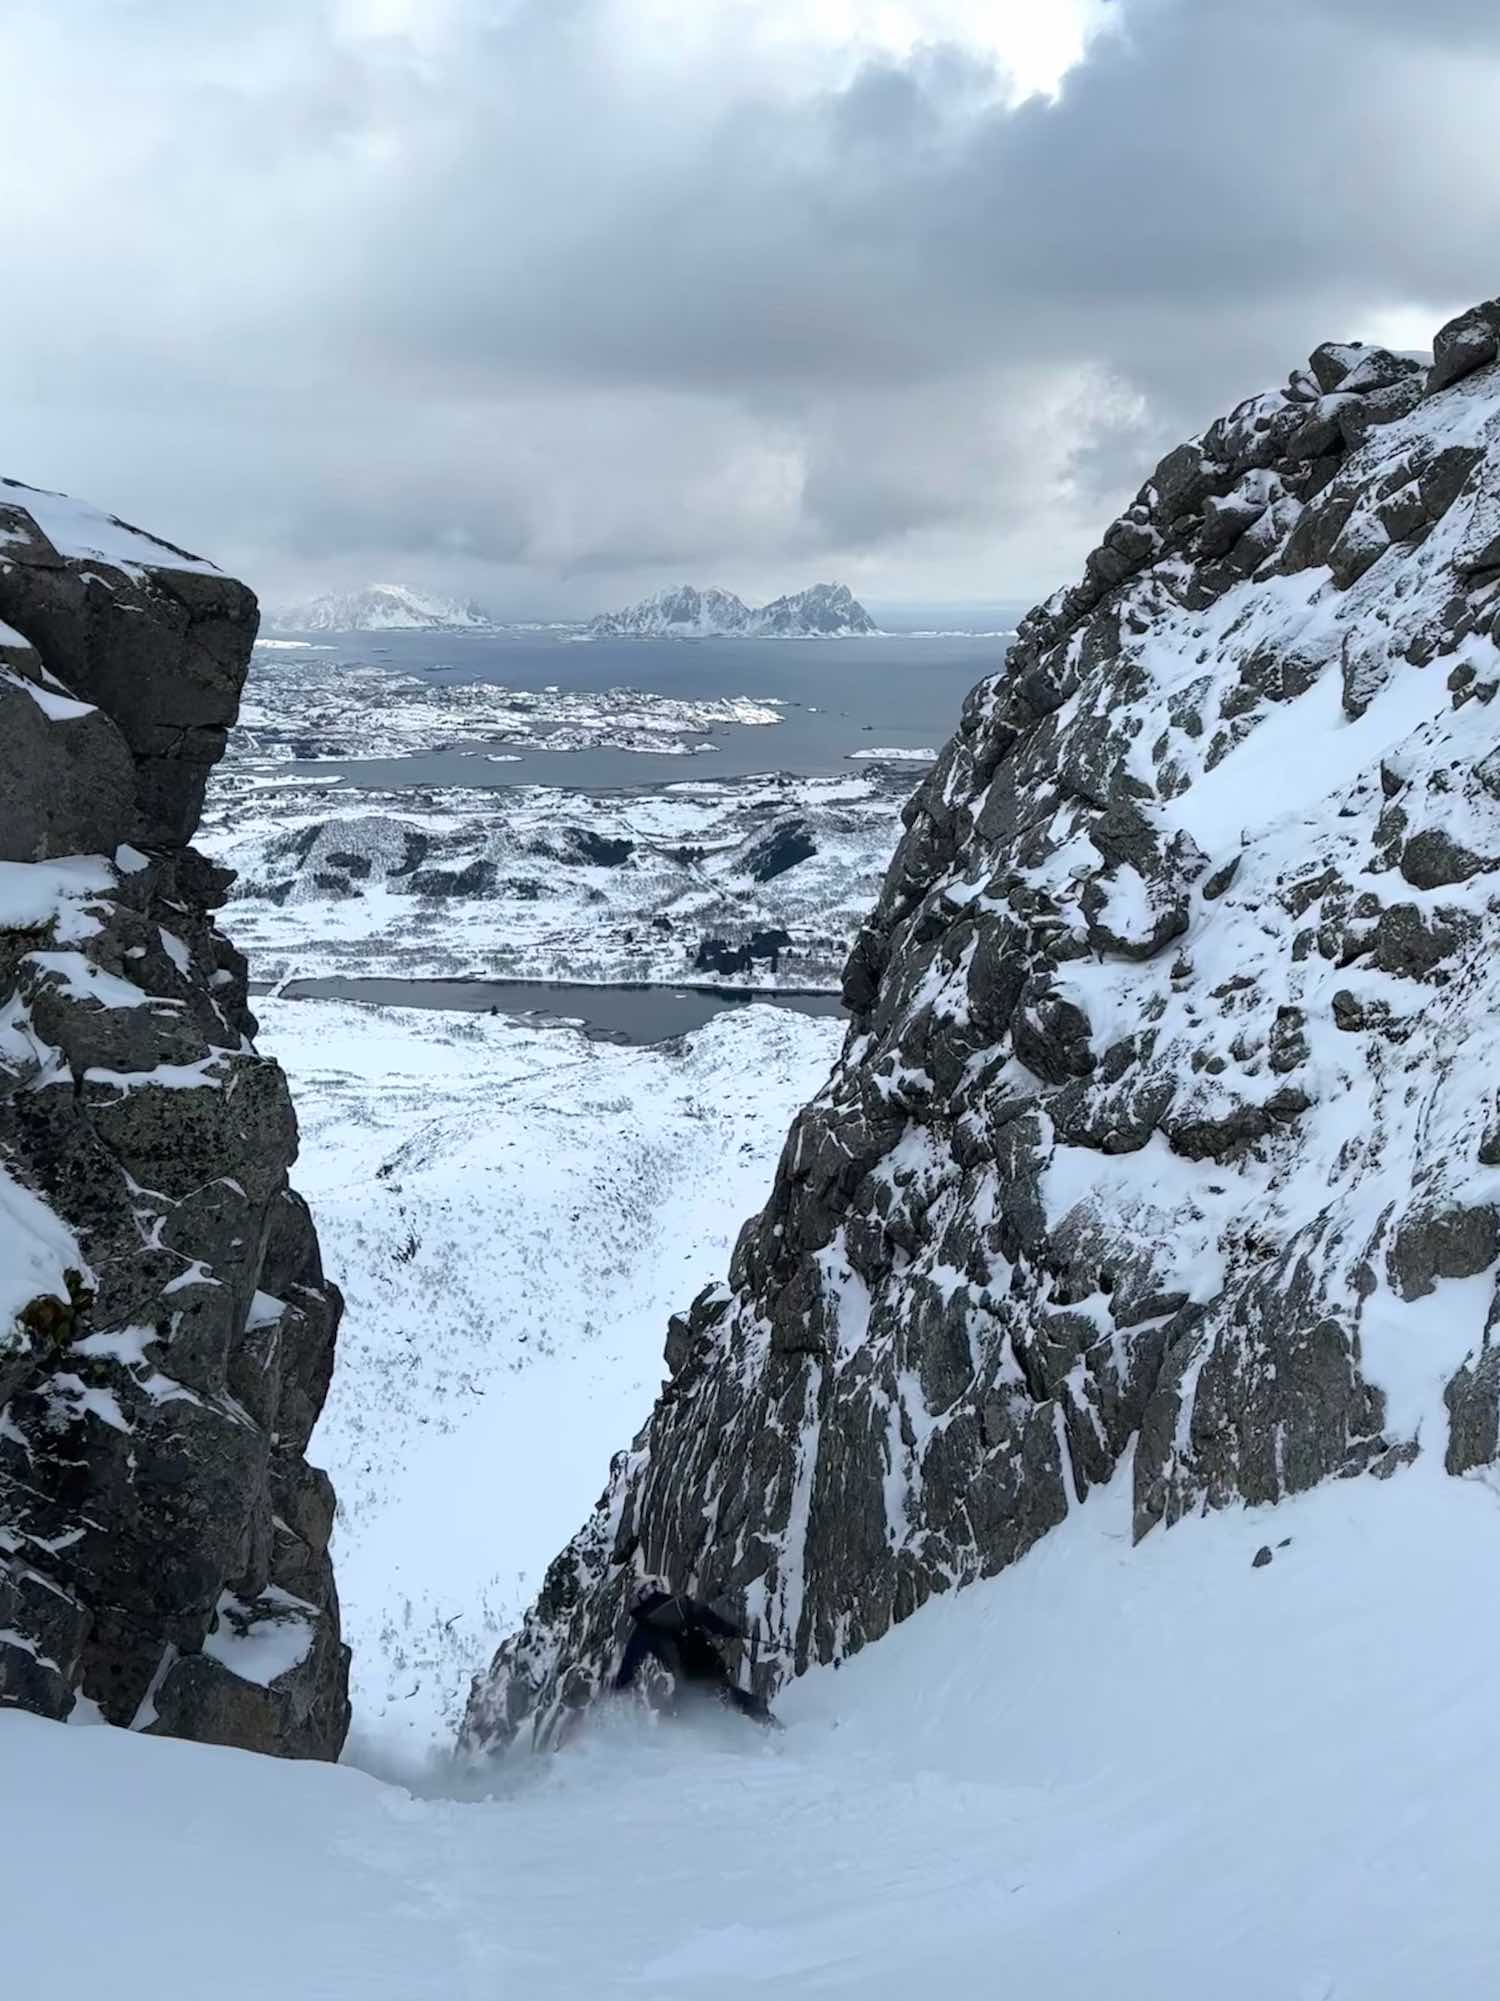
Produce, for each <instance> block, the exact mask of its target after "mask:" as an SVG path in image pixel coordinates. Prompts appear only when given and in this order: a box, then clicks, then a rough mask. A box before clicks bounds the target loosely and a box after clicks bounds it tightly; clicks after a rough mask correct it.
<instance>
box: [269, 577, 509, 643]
mask: <svg viewBox="0 0 1500 2001" xmlns="http://www.w3.org/2000/svg"><path fill="white" fill-rule="evenodd" d="M266 624H267V628H268V629H269V630H270V631H272V632H490V631H493V629H494V625H493V621H492V620H491V619H490V617H489V615H488V613H486V612H484V611H482V610H481V609H480V607H479V606H478V605H477V604H460V603H458V602H457V601H456V600H455V599H453V598H441V597H433V596H432V595H431V593H429V592H427V591H414V590H410V589H409V588H408V587H407V586H406V585H405V584H371V585H370V586H369V588H368V589H367V590H362V591H331V592H329V593H327V594H326V595H325V596H323V597H318V598H314V599H312V601H311V602H310V603H308V604H299V605H285V606H283V607H282V608H281V609H280V610H279V611H275V612H272V613H271V615H270V616H269V618H268V619H267V620H266Z"/></svg>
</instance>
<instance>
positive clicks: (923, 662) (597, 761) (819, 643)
mask: <svg viewBox="0 0 1500 2001" xmlns="http://www.w3.org/2000/svg"><path fill="white" fill-rule="evenodd" d="M314 643H315V644H317V645H319V646H320V647H321V646H326V647H328V648H329V649H330V651H329V653H327V654H325V655H324V656H323V657H324V658H325V659H329V660H331V661H332V662H334V663H337V662H339V661H348V662H350V663H351V664H352V663H355V662H358V663H360V664H362V665H373V666H379V667H388V668H389V669H390V670H391V672H393V673H401V674H414V675H419V676H420V677H421V678H422V679H423V680H427V681H433V682H437V683H440V684H441V683H444V682H464V681H493V682H495V683H497V684H499V685H501V686H504V687H509V688H523V689H538V690H539V689H546V688H559V689H562V690H564V691H579V692H587V693H599V692H602V691H603V690H605V689H609V688H639V689H644V690H646V691H647V692H648V693H651V694H656V695H670V696H673V697H676V698H678V699H680V700H689V701H706V700H710V699H723V698H724V697H727V696H733V695H748V696H751V697H752V698H757V697H758V698H760V699H762V700H764V701H767V702H771V703H776V704H784V706H782V707H780V708H779V714H780V716H781V721H780V723H779V724H776V725H774V726H771V725H767V726H765V727H761V728H742V727H731V728H717V729H714V730H712V731H707V732H704V733H703V735H702V736H701V737H697V736H694V737H688V738H686V739H684V741H688V742H699V741H711V742H712V743H713V744H714V745H715V746H716V748H715V749H714V750H713V751H706V752H703V753H701V754H698V755H696V756H691V757H685V756H681V755H670V754H656V753H651V752H646V753H640V752H633V751H620V750H583V751H525V750H518V749H517V748H516V747H514V746H506V747H505V752H506V758H507V761H506V762H504V763H493V764H492V763H490V762H488V761H487V760H486V758H485V757H484V755H483V754H482V752H481V751H477V750H475V749H473V748H463V747H456V748H454V749H451V750H442V751H429V752H422V753H419V754H417V755H415V756H410V757H401V758H381V759H366V760H362V761H360V762H357V763H349V764H312V763H310V764H301V765H296V766H294V767H292V768H293V769H295V770H298V771H305V772H309V773H323V774H325V775H331V774H332V773H334V772H339V773H341V774H343V776H344V780H345V783H346V784H348V785H351V786H368V787H373V788H377V789H381V790H384V789H386V788H388V787H390V786H393V785H394V786H405V785H412V786H422V787H427V786H447V785H463V786H496V787H498V786H508V785H551V786H568V787H579V788H599V787H609V788H615V787H632V786H646V785H649V786H659V785H662V784H671V783H673V782H675V781H678V780H683V779H703V778H737V777H744V776H747V775H748V774H750V773H755V772H766V771H788V772H795V773H798V774H805V775H810V776H816V775H824V774H827V773H831V772H851V773H852V772H856V771H858V770H859V769H860V765H859V764H858V763H851V762H850V761H849V758H850V754H851V752H854V751H859V750H863V749H868V748H872V747H874V748H882V749H902V750H920V749H931V750H937V749H940V748H941V747H942V745H943V743H944V742H945V741H946V740H947V738H948V737H949V736H951V735H952V733H953V730H954V728H955V727H956V726H957V723H958V718H959V712H960V710H961V708H962V706H963V700H964V697H965V695H967V694H968V692H969V690H970V688H972V687H973V685H974V683H975V682H976V681H978V680H981V679H982V678H983V677H984V676H985V675H986V674H992V673H994V672H995V671H996V669H997V668H998V667H999V665H1000V663H1001V660H1002V659H1003V657H1004V651H1005V644H1006V642H1005V641H1004V640H1003V639H1000V638H995V637H988V636H984V635H980V636H977V637H964V638H947V637H945V638H925V637H922V636H920V635H917V634H911V633H893V634H888V635H883V636H882V637H880V638H877V639H837V640H795V639H793V640H764V639H761V640H756V639H695V640H591V641H588V642H587V643H580V642H579V641H577V640H576V639H570V638H569V637H567V636H566V635H564V634H560V633H545V632H543V633H530V632H528V633H507V632H500V633H469V632H457V633H447V632H438V633H433V632H371V633H347V634H343V635H339V634H329V635H324V634H318V635H314Z"/></svg>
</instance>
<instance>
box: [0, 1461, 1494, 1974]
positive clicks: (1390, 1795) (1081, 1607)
mask: <svg viewBox="0 0 1500 2001" xmlns="http://www.w3.org/2000/svg"><path fill="white" fill-rule="evenodd" d="M1262 1546H1272V1547H1273V1548H1274V1561H1273V1562H1272V1563H1271V1564H1269V1565H1268V1566H1265V1567H1262V1568H1255V1567H1253V1564H1252V1558H1253V1556H1254V1554H1255V1552H1256V1551H1257V1550H1258V1549H1259V1548H1260V1547H1262ZM1497 1565H1500V1504H1497V1497H1496V1494H1495V1491H1494V1490H1493V1488H1492V1487H1491V1486H1490V1485H1489V1484H1488V1483H1487V1482H1486V1481H1481V1480H1477V1479H1470V1480H1464V1481H1458V1480H1449V1479H1447V1478H1446V1477H1445V1476H1444V1475H1443V1473H1442V1471H1441V1467H1440V1466H1438V1464H1437V1462H1436V1461H1435V1460H1433V1461H1431V1462H1429V1470H1428V1471H1426V1472H1424V1471H1423V1470H1422V1468H1421V1466H1420V1465H1419V1467H1418V1468H1416V1469H1413V1470H1412V1471H1411V1473H1410V1474H1409V1475H1408V1476H1406V1477H1404V1478H1403V1479H1400V1480H1393V1481H1388V1482H1384V1483H1381V1482H1375V1481H1368V1480H1367V1481H1358V1482H1340V1483H1335V1484H1333V1485H1330V1486H1326V1487H1323V1488H1321V1489H1318V1490H1316V1491H1314V1492H1312V1493H1309V1494H1306V1495H1303V1496H1301V1497H1299V1498H1297V1499H1296V1500H1293V1501H1288V1502H1285V1503H1283V1504H1282V1505H1281V1506H1279V1507H1277V1508H1276V1509H1274V1510H1259V1511H1254V1510H1243V1509H1238V1508H1237V1509H1231V1510H1227V1511H1224V1512H1222V1513H1219V1514H1217V1515H1214V1516H1211V1517H1209V1518H1208V1519H1206V1520H1205V1521H1203V1522H1202V1523H1200V1524H1199V1525H1198V1527H1197V1528H1196V1529H1195V1530H1193V1531H1192V1532H1191V1533H1185V1534H1179V1535H1169V1536H1154V1537H1152V1538H1151V1539H1150V1540H1149V1541H1148V1542H1147V1543H1145V1544H1143V1545H1142V1546H1141V1547H1139V1548H1137V1549H1135V1550H1132V1549H1131V1546H1130V1496H1129V1492H1128V1473H1127V1474H1125V1475H1123V1476H1122V1477H1121V1478H1119V1479H1117V1480H1116V1482H1115V1483H1114V1485H1113V1486H1112V1487H1111V1488H1110V1489H1108V1490H1106V1491H1104V1492H1102V1493H1100V1494H1099V1495H1096V1496H1095V1498H1094V1499H1093V1500H1092V1501H1091V1502H1090V1503H1089V1505H1088V1507H1087V1508H1085V1509H1081V1510H1075V1511H1074V1512H1073V1513H1072V1514H1071V1515H1070V1517H1069V1519H1068V1521H1067V1522H1066V1523H1065V1524H1064V1525H1063V1526H1062V1527H1061V1528H1060V1529H1059V1530H1057V1531H1056V1533H1055V1534H1054V1535H1053V1536H1051V1537H1050V1538H1048V1539H1047V1540H1046V1541H1045V1542H1043V1543H1042V1544H1040V1545H1039V1546H1038V1547H1037V1548H1035V1549H1033V1550H1032V1551H1031V1552H1030V1553H1029V1554H1028V1555H1027V1556H1026V1557H1025V1558H1024V1559H1023V1560H1022V1561H1021V1562H1020V1563H1018V1564H1017V1565H1015V1566H1014V1567H1013V1568H1012V1569H1011V1570H1009V1571H1007V1572H1006V1573H1005V1574H1004V1575H1003V1576H1001V1577H1000V1578H997V1579H995V1580H993V1581H992V1582H990V1583H986V1584H981V1585H977V1586H975V1587H974V1588H973V1589H972V1590H971V1591H969V1592H966V1593H963V1594H961V1595H959V1596H956V1597H952V1598H948V1599H945V1600H940V1601H934V1602H933V1603H931V1604H929V1605H927V1606H926V1607H924V1608H923V1610H922V1611H921V1612H919V1613H918V1614H917V1615H916V1616H915V1617H914V1618H912V1619H911V1620H909V1621H908V1622H907V1624H906V1625H904V1626H902V1627H901V1628H899V1629H898V1630H897V1631H896V1632H894V1633H893V1634H891V1635H890V1636H889V1637H888V1638H887V1639H885V1640H884V1641H882V1643H881V1644H880V1646H879V1647H876V1648H873V1649H871V1650H869V1651H868V1652H866V1653H865V1654H862V1655H861V1656H860V1657H859V1658H858V1659H856V1660H853V1661H851V1662H849V1663H847V1664H846V1665H845V1667H844V1668H843V1670H842V1672H840V1673H837V1674H835V1673H834V1671H833V1670H831V1669H820V1670H816V1671H814V1672H813V1673H811V1674H809V1675H808V1676H806V1677H805V1678H804V1679H803V1680H802V1681H800V1682H799V1683H797V1684H796V1685H795V1686H794V1687H792V1688H791V1689H789V1690H788V1691H787V1692H786V1695H785V1697H784V1700H783V1704H782V1713H783V1716H784V1717H785V1719H786V1721H787V1722H788V1723H789V1724H790V1725H791V1728H790V1729H789V1730H788V1732H787V1733H786V1734H785V1735H784V1736H781V1737H777V1738H774V1739H771V1740H765V1739H762V1738H761V1737H759V1736H758V1735H749V1734H745V1733H743V1732H742V1731H740V1730H739V1729H738V1727H737V1726H731V1723H730V1719H728V1718H725V1719H718V1718H713V1719H705V1721H704V1723H703V1724H700V1725H684V1726H680V1727H679V1728H677V1729H676V1730H673V1729H669V1728H664V1727H658V1728H655V1729H652V1728H650V1727H649V1726H648V1725H647V1724H646V1723H645V1722H644V1721H640V1720H637V1719H636V1718H635V1717H634V1716H633V1715H626V1716H624V1717H621V1718H614V1719H612V1718H606V1717H603V1716H601V1717H600V1718H599V1719H598V1720H597V1721H596V1723H595V1725H594V1728H593V1730H592V1733H591V1735H590V1736H589V1737H588V1738H586V1739H584V1740H581V1741H580V1742H579V1743H577V1744H576V1745H575V1746H574V1747H573V1748H572V1749H570V1750H568V1751H565V1752H563V1753H560V1754H559V1755H557V1756H556V1757H554V1758H550V1759H546V1760H541V1761H530V1760H527V1761H523V1762H522V1763H520V1764H508V1765H507V1766H505V1767H503V1768H494V1769H492V1771H491V1772H490V1773H489V1774H488V1775H486V1776H485V1777H483V1778H477V1779H476V1782H475V1789H477V1788H478V1787H479V1786H482V1785H483V1784H486V1783H489V1784H496V1785H498V1784H504V1785H505V1786H506V1788H507V1791H506V1792H505V1793H504V1794H502V1795H500V1796H498V1797H495V1798H492V1799H488V1800H486V1799H482V1798H474V1797H470V1798H468V1799H460V1798H455V1797H433V1796H431V1795H432V1794H434V1793H437V1792H440V1791H442V1790H443V1789H444V1784H445V1781H444V1777H443V1775H442V1774H441V1773H440V1772H438V1773H431V1772H430V1773H428V1774H426V1775H425V1776H424V1778H423V1780H422V1782H421V1783H420V1784H419V1786H418V1789H417V1790H418V1792H419V1793H426V1794H427V1795H429V1796H427V1797H420V1796H414V1794H413V1793H411V1792H408V1791H407V1790H405V1789H403V1788H400V1787H397V1786H394V1785H387V1784H380V1783H377V1782H376V1780H374V1779H372V1778H370V1777H367V1776H365V1775H364V1774H363V1773H361V1772H357V1771H352V1770H349V1769H347V1768H344V1769H337V1768H329V1767H326V1766H312V1765H287V1764H283V1763H278V1762H276V1761H273V1760H269V1759H258V1758H253V1757H250V1756H247V1755H245V1754H243V1753H237V1752H226V1751H218V1750H212V1749H205V1748H203V1747H200V1746H195V1745H188V1744H181V1743H173V1742H169V1741H164V1740H148V1739H143V1738H138V1737H133V1736H130V1735H128V1734H127V1733H124V1732H114V1731H105V1730H97V1729H96V1730H83V1729H69V1728H66V1727H63V1726H59V1725H52V1724H45V1723H41V1722H38V1721H36V1720H35V1719H33V1718H31V1717H26V1716H17V1715H7V1716H0V1821H3V1824H4V1825H5V1826H6V1827H7V1828H8V1829H10V1830H11V1831H12V1836H13V1838H12V1840H11V1841H10V1842H9V1843H8V1853H7V1861H6V1891H7V1898H8V1901H9V1904H10V1907H11V1908H13V1909H14V1910H16V1911H24V1912H25V1913H26V1914H27V1922H26V1923H25V1924H18V1925H15V1926H13V1927H11V1928H10V1930H9V1934H8V1937H7V1942H6V1947H5V1967H6V1974H7V1982H8V1985H9V1986H10V1987H11V1988H12V1989H13V1991H14V1992H16V1993H17V1994H36V1995H43V1994H46V1995H56V1996H59V1997H72V1996H74V1995H85V1994H92V1993H96V1992H103V1991H107V1992H108V1993H109V1994H110V1996H111V1997H112V2001H189V1997H194V2001H196V1997H197V1996H198V1995H199V1994H202V1993H204V1992H206V1991H211V1992H212V1993H213V1995H214V1997H215V2001H263V1998H264V1996H265V1995H266V1994H267V1992H268V1991H270V1988H269V1985H268V1983H271V1982H274V1991H275V1993H276V1995H277V1997H278V2001H334V1997H342V1996H350V1997H353V1996H358V1997H359V2001H413V1997H416V1996H428V1995H432V1996H442V1997H444V2001H481V1997H483V2001H490V1997H492V1996H495V1995H517V1996H520V1995H525V1996H526V1997H527V2001H607V1998H608V1997H612V1996H620V1997H626V1996H630V1997H635V1996H640V1997H649V2001H670V1997H674V1996H677V1995H682V1996H689V1995H691V1996H695V1997H696V1996H701V1995H703V1994H704V1993H706V1992H708V1993H712V1994H714V1995H715V1996H717V1997H719V1998H720V2001H738V1997H750V1996H758V1995H763V1994H770V1993H775V1994H780V1995H795V1996H797V1997H799V2001H800V1997H815V1996H841V1995H848V1996H858V1997H860V2001H910V1997H911V1996H912V1994H913V1993H917V1994H958V1995H976V1996H979V1995H984V1996H987V1995H991V1994H1003V1995H1007V1996H1014V1997H1016V2001H1040V1997H1046V2001H1098V1997H1099V1996H1101V1995H1107V1996H1108V1997H1109V2001H1200V1997H1208V1996H1212V1997H1213V2001H1411V1997H1413V1996H1416V1995H1433V1996H1439V1995H1441V1996H1454V1997H1457V1996H1465V1997H1477V1996H1480V1995H1484V1994H1488V1993H1492V1992H1494V1991H1495V1987H1496V1981H1497V1974H1500V1948H1497V1945H1496V1940H1495V1932H1494V1924H1493V1915H1492V1913H1493V1847H1494V1844H1493V1832H1494V1824H1495V1808H1494V1785H1493V1772H1494V1770H1495V1769H1496V1766H1497V1763H1500V1712H1497V1710H1496V1707H1495V1704H1494V1703H1493V1701H1492V1700H1491V1681H1492V1665H1491V1664H1492V1662H1493V1659H1494V1655H1495V1650H1496V1646H1497V1644H1500V1614H1497V1612H1496V1609H1495V1603H1494V1598H1493V1594H1491V1593H1485V1592H1476V1591H1475V1589H1474V1580H1475V1578H1476V1577H1483V1576H1487V1575H1491V1574H1493V1573H1494V1572H1495V1569H1496V1566H1497ZM447 1790H449V1791H450V1792H453V1791H457V1790H459V1788H458V1787H456V1786H454V1785H453V1784H452V1775H451V1774H450V1775H449V1780H448V1784H447ZM79 1884H86V1885H87V1898H88V1908H87V1919H86V1921H84V1922H80V1920H79V1911H78V1904H77V1897H78V1888H77V1886H78V1885H79ZM163 1896H165V1899H166V1902H165V1904H164V1903H163ZM250 1909H254V1910H255V1911H257V1912H266V1911H271V1912H274V1913H275V1920H276V1931H275V1945H274V1959H273V1960H271V1959H268V1956H267V1950H266V1949H265V1948H264V1947H263V1946H262V1945H261V1944H260V1942H259V1941H258V1940H252V1939H250V1938H249V1937H248V1936H247V1932H246V1917H247V1913H248V1911H249V1910H250ZM164 1910H165V1911H166V1912H168V1913H169V1922H170V1933H169V1942H168V1935H166V1934H164V1931H163V1913H164Z"/></svg>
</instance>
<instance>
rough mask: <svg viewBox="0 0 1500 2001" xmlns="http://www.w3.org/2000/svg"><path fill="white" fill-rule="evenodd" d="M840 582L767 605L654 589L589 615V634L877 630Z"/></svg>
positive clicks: (781, 634)
mask: <svg viewBox="0 0 1500 2001" xmlns="http://www.w3.org/2000/svg"><path fill="white" fill-rule="evenodd" d="M878 629H879V628H878V627H877V626H876V624H875V621H874V619H873V618H871V616H870V614H869V613H868V612H867V611H866V610H865V608H864V606H863V605H862V604H861V603H860V602H859V600H858V599H857V598H856V597H855V596H854V595H853V593H852V592H851V591H850V590H849V589H848V587H847V586H846V585H844V584H814V585H812V586H811V588H810V589H808V590H805V591H797V592H795V593H794V594H793V595H791V596H790V597H779V598H775V599H773V600H772V602H771V603H770V604H764V605H747V604H746V603H745V601H744V600H743V598H738V597H736V596H735V594H734V592H733V591H721V590H705V591H700V590H697V589H695V588H694V586H693V585H691V584H683V585H681V586H680V587H679V588H678V589H676V590H666V591H657V592H655V593H654V595H653V596H651V597H648V598H643V599H642V600H641V602H640V603H639V604H633V605H628V606H627V607H626V608H625V610H624V611H608V612H601V613H600V614H599V616H598V617H597V618H594V619H591V620H590V621H589V624H588V627H587V634H588V636H589V637H590V638H593V639H849V638H853V637H856V636H858V635H859V634H862V633H871V632H875V631H878Z"/></svg>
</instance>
